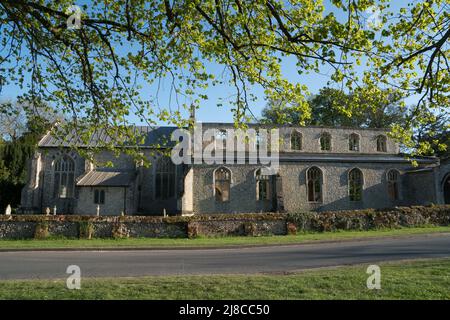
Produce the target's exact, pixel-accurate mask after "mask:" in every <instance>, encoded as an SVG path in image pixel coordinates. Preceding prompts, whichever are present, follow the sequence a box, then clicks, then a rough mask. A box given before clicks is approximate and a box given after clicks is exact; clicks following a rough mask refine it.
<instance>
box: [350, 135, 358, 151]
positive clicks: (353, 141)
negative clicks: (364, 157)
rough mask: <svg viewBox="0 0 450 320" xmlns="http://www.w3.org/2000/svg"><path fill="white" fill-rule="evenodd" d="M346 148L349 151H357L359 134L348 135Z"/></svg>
mask: <svg viewBox="0 0 450 320" xmlns="http://www.w3.org/2000/svg"><path fill="white" fill-rule="evenodd" d="M348 149H349V150H350V151H359V135H357V134H356V133H352V134H351V135H350V136H349V137H348Z"/></svg>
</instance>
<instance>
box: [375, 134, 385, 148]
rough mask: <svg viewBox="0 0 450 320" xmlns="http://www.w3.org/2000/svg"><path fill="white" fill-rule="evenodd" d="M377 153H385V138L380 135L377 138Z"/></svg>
mask: <svg viewBox="0 0 450 320" xmlns="http://www.w3.org/2000/svg"><path fill="white" fill-rule="evenodd" d="M377 151H379V152H386V151H387V147H386V137H385V136H383V135H380V136H378V137H377Z"/></svg>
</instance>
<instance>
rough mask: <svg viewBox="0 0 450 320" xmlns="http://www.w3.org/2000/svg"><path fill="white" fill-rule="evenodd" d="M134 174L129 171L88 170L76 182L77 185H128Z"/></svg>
mask: <svg viewBox="0 0 450 320" xmlns="http://www.w3.org/2000/svg"><path fill="white" fill-rule="evenodd" d="M135 177H136V174H135V173H134V172H129V171H90V172H88V173H86V174H85V175H84V176H82V177H81V179H80V180H79V181H78V182H77V186H78V187H128V186H130V185H131V184H132V183H133V181H134V179H135Z"/></svg>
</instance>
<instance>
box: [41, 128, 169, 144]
mask: <svg viewBox="0 0 450 320" xmlns="http://www.w3.org/2000/svg"><path fill="white" fill-rule="evenodd" d="M132 129H133V130H134V131H135V134H136V135H137V136H139V137H140V136H142V137H143V138H144V143H143V144H141V145H140V147H154V146H156V145H160V146H162V147H170V146H173V145H174V142H173V141H171V140H170V135H171V134H172V132H173V131H174V130H175V129H177V128H176V127H149V126H134V127H132ZM55 130H57V128H56V129H55ZM61 136H64V138H62V137H61ZM114 140H116V139H115V138H114V137H112V136H111V135H109V134H107V132H106V131H105V130H104V129H100V130H99V131H97V132H95V133H94V134H93V135H92V136H91V138H90V140H89V141H88V142H87V143H84V142H83V141H82V140H81V138H80V135H79V134H77V131H76V130H72V131H71V132H70V133H69V134H59V135H58V134H56V135H55V134H54V133H53V132H49V133H47V134H46V135H45V136H44V137H43V138H42V139H41V141H39V147H72V146H76V147H97V146H102V145H105V144H108V143H111V142H112V141H114Z"/></svg>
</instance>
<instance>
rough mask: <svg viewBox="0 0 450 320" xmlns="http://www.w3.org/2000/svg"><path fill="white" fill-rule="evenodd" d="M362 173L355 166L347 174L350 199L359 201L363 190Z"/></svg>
mask: <svg viewBox="0 0 450 320" xmlns="http://www.w3.org/2000/svg"><path fill="white" fill-rule="evenodd" d="M363 182H364V181H363V174H362V172H361V170H359V169H357V168H355V169H352V170H350V172H349V174H348V194H349V197H350V201H361V200H362V192H363Z"/></svg>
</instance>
